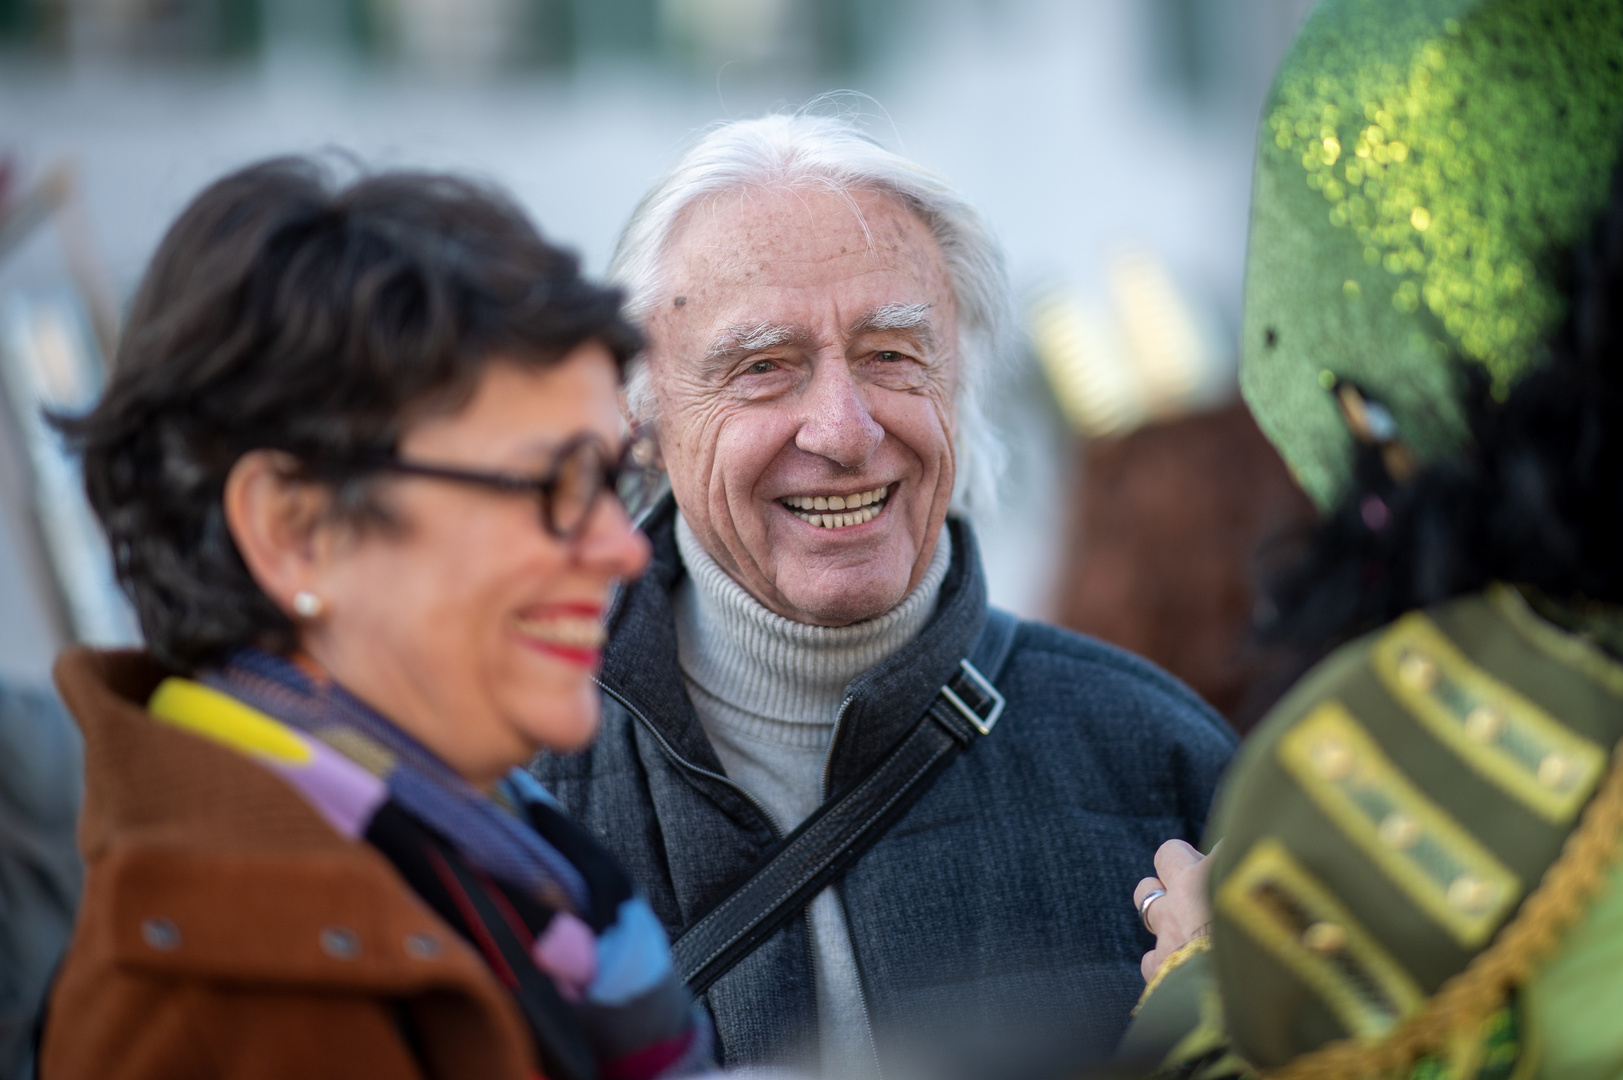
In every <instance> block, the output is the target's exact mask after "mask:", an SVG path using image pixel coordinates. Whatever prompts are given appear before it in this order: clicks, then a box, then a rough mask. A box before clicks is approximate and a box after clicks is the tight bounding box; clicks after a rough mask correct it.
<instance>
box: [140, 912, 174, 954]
mask: <svg viewBox="0 0 1623 1080" xmlns="http://www.w3.org/2000/svg"><path fill="white" fill-rule="evenodd" d="M141 940H142V941H144V942H146V943H147V946H148V947H149V948H153V949H157V950H158V951H159V952H173V951H175V950H176V949H178V948H180V927H178V926H176V925H175V924H174V923H173V922H171V921H170V920H168V919H165V918H163V917H161V916H155V917H153V918H150V919H142V920H141Z"/></svg>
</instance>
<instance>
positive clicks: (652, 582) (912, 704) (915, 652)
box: [599, 495, 986, 803]
mask: <svg viewBox="0 0 1623 1080" xmlns="http://www.w3.org/2000/svg"><path fill="white" fill-rule="evenodd" d="M641 524H642V528H643V531H644V532H645V533H647V535H648V539H649V541H650V543H651V545H652V548H653V555H652V559H651V561H650V563H649V567H648V570H647V572H646V573H645V574H643V576H642V577H641V578H639V579H638V580H637V581H635V582H633V583H631V584H630V585H628V586H626V587H625V588H624V589H623V590H621V593H620V595H619V596H618V597H617V598H616V602H615V605H614V609H613V611H612V612H611V613H610V615H609V644H608V648H607V649H606V650H605V651H604V655H603V670H602V673H601V675H600V676H599V681H600V682H601V683H602V685H603V688H604V689H605V690H606V691H607V692H608V693H610V694H611V695H612V696H614V697H616V698H619V699H620V700H622V701H623V702H624V703H625V704H626V705H627V706H629V707H630V708H632V709H633V710H635V711H636V712H638V713H640V714H641V716H642V717H643V718H644V719H645V721H646V722H647V723H648V725H649V726H650V727H651V728H652V729H653V731H654V734H656V735H658V736H659V737H660V739H661V740H663V741H664V742H665V743H666V744H667V745H668V746H669V747H670V748H671V749H672V750H673V751H674V752H675V753H676V754H677V755H678V756H679V757H681V758H682V759H684V760H685V761H687V762H688V763H689V764H691V765H694V766H697V767H698V768H700V769H703V770H707V771H709V772H712V773H715V774H717V775H718V776H719V775H721V774H723V772H724V770H723V768H722V765H721V762H720V760H719V759H718V758H717V757H716V752H715V750H714V749H713V748H712V747H711V745H710V740H709V739H708V738H707V737H706V736H705V734H704V729H703V728H702V727H701V726H700V724H699V718H698V715H697V714H696V713H695V712H694V711H693V705H692V703H691V702H690V701H689V699H688V695H687V688H686V686H685V684H684V682H683V680H682V671H681V667H680V665H679V664H678V662H677V656H676V618H675V614H674V610H673V608H672V602H671V598H672V596H673V594H674V593H675V591H676V586H677V584H678V583H679V582H680V581H681V580H682V576H683V575H684V574H685V573H686V570H685V569H684V568H683V566H682V560H681V556H680V555H679V554H678V552H677V548H676V501H675V500H674V499H673V498H672V497H671V496H669V495H666V497H665V498H664V499H662V500H661V501H660V502H659V503H658V504H657V505H656V506H655V507H654V508H653V509H652V510H651V511H649V513H648V515H647V516H646V517H645V518H644V519H643V521H642V523H641ZM946 527H947V528H949V529H951V530H952V546H953V554H952V565H951V566H950V567H949V568H948V570H947V576H946V579H945V580H944V581H943V582H942V584H941V599H940V600H939V601H938V602H937V605H936V612H935V615H934V616H933V617H932V618H931V620H930V621H929V623H927V624H926V625H925V628H924V630H923V631H922V632H921V633H920V634H919V636H918V637H916V638H914V639H913V640H912V641H910V642H909V643H908V644H907V645H905V646H903V647H902V648H901V649H899V650H898V651H897V652H896V653H895V654H893V655H892V656H890V657H889V658H888V659H886V660H884V661H883V662H881V663H880V664H878V665H877V666H875V667H873V668H872V669H870V670H869V671H867V672H865V673H863V674H862V675H859V676H858V677H857V678H856V679H855V680H853V681H852V683H851V685H850V687H849V689H848V690H847V702H846V705H845V708H844V711H843V713H842V715H841V719H840V723H839V726H838V728H837V730H836V732H835V741H834V745H833V747H832V748H831V749H830V752H829V754H830V756H829V770H828V778H829V791H830V792H831V793H833V792H838V791H839V790H841V789H842V788H844V787H846V786H847V785H849V784H851V783H853V782H855V781H856V780H857V779H859V778H860V777H861V776H862V775H863V774H864V773H866V772H867V771H868V769H870V768H871V767H872V766H873V765H874V764H875V763H876V762H877V761H878V760H879V758H880V757H881V756H882V755H883V754H884V753H885V751H887V750H889V749H890V747H891V746H893V745H894V744H895V743H896V741H897V740H898V739H900V738H901V737H902V736H903V735H904V734H906V733H907V732H908V731H909V730H910V729H911V728H912V726H913V725H914V724H915V723H916V722H917V721H918V719H919V718H920V717H921V716H923V715H924V710H925V709H927V708H928V707H929V705H930V701H931V700H932V699H933V698H934V697H935V695H936V692H937V690H939V689H940V687H941V686H942V684H943V683H945V682H946V681H947V680H948V679H950V678H951V677H952V674H953V672H954V671H956V670H957V668H958V661H960V660H962V659H963V658H964V657H965V656H967V655H968V654H969V650H970V647H971V646H972V645H974V643H975V639H976V638H977V637H978V636H979V634H980V632H981V627H982V625H983V624H984V623H985V621H986V580H985V577H984V576H983V574H982V571H981V561H980V552H979V549H978V548H977V547H976V545H975V537H974V533H973V531H972V530H971V529H970V527H969V525H968V523H967V522H964V521H962V520H960V519H957V518H949V519H948V521H947V524H946ZM689 779H690V780H692V781H693V782H695V783H696V784H697V785H698V786H699V787H701V788H702V789H704V790H706V791H708V792H709V793H710V794H711V795H712V796H713V797H715V798H717V800H718V801H721V802H723V803H731V802H733V801H734V799H735V798H736V796H735V794H734V793H731V792H729V791H726V790H725V788H726V787H727V785H725V784H721V785H718V784H715V783H713V782H711V781H709V780H708V779H706V778H705V777H703V776H695V775H692V774H691V773H690V774H689Z"/></svg>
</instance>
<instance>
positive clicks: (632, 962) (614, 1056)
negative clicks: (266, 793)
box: [152, 649, 712, 1080]
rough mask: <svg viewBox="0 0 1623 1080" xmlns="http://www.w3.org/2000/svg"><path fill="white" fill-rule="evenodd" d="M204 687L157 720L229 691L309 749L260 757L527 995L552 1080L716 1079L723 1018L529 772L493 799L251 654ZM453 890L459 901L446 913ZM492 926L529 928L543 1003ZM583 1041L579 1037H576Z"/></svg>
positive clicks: (322, 681) (642, 903)
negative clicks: (712, 1014)
mask: <svg viewBox="0 0 1623 1080" xmlns="http://www.w3.org/2000/svg"><path fill="white" fill-rule="evenodd" d="M199 681H200V683H201V685H199V683H190V682H187V681H186V680H178V679H171V680H169V681H168V683H166V684H165V686H163V687H160V688H159V691H158V693H157V694H155V695H154V697H153V704H152V709H153V712H154V713H157V714H159V715H162V714H163V712H164V711H165V709H164V708H160V706H163V705H164V703H165V696H166V695H168V700H169V701H170V702H175V701H181V702H182V703H181V704H180V705H178V706H177V705H174V704H170V705H168V706H166V707H167V708H168V709H169V711H176V710H177V709H179V710H180V711H186V710H187V709H189V708H194V706H188V705H186V704H185V703H184V701H182V699H185V698H187V696H188V695H190V697H191V698H200V697H203V696H207V697H211V698H212V697H215V696H220V695H223V696H224V697H226V698H227V699H229V701H228V702H227V703H225V705H224V706H221V705H219V703H216V704H215V706H214V707H215V708H216V709H218V708H221V707H223V708H225V709H229V708H230V707H231V706H232V705H236V707H237V708H239V709H240V708H241V706H248V707H249V709H251V710H253V711H255V712H256V713H258V714H262V715H260V716H259V717H258V718H257V720H256V721H255V722H269V723H272V724H275V725H278V726H281V727H282V731H283V732H284V733H285V734H287V735H290V736H293V737H296V738H299V739H300V740H301V741H302V742H303V743H304V744H305V749H306V751H307V752H306V753H305V754H303V755H300V756H296V757H297V758H298V759H297V760H296V759H295V757H290V756H288V755H281V758H280V759H277V758H275V757H274V756H272V757H267V756H266V755H265V754H262V753H260V754H256V755H255V756H256V757H259V758H260V759H261V760H263V761H265V762H266V763H267V764H269V765H270V766H271V767H272V768H274V769H275V770H276V771H277V772H279V773H280V774H282V775H283V776H284V777H285V778H286V779H287V780H288V781H290V782H291V783H292V784H293V786H294V787H295V788H296V789H297V790H298V791H299V792H300V794H302V795H303V796H304V797H305V799H306V800H307V801H308V802H309V803H310V804H311V805H312V806H313V807H314V808H315V809H316V810H317V811H318V812H320V813H321V814H322V815H323V816H324V817H325V818H326V819H327V821H328V822H329V823H330V824H331V825H332V826H333V827H334V828H335V829H336V830H338V831H339V832H340V833H342V834H344V835H346V836H349V837H351V838H354V839H360V840H366V841H368V842H371V843H373V844H374V846H377V847H378V848H379V849H380V850H382V851H383V853H384V854H385V855H388V856H389V857H390V858H391V859H392V860H393V861H394V862H395V864H396V866H397V868H399V869H400V870H401V871H402V874H403V875H404V876H405V877H406V879H407V881H408V883H409V884H411V885H412V886H413V888H414V889H416V890H417V891H418V892H419V893H420V894H421V895H423V896H424V899H425V900H429V901H430V905H431V906H433V907H435V908H436V910H438V911H439V912H440V913H441V914H442V915H446V916H448V917H450V921H452V925H453V926H455V927H456V928H457V929H458V930H459V932H461V933H462V934H463V936H464V937H466V938H468V939H469V941H470V943H472V944H474V945H475V947H476V948H477V949H479V950H480V951H481V952H482V953H483V954H484V955H485V959H486V962H487V963H488V964H489V965H490V966H491V967H492V969H493V970H494V971H495V972H496V973H497V975H498V977H499V978H501V979H502V981H503V982H505V983H507V984H508V985H509V989H510V990H513V991H514V993H515V996H516V997H518V999H519V1004H520V1007H521V1009H522V1010H523V1011H524V1012H525V1013H526V1018H527V1019H528V1020H529V1021H530V1026H531V1030H532V1034H534V1035H535V1036H536V1039H537V1044H538V1046H537V1049H538V1052H539V1053H540V1054H541V1056H542V1059H543V1063H544V1065H546V1067H547V1072H548V1074H549V1075H556V1076H560V1077H564V1076H571V1075H572V1076H575V1077H579V1078H580V1080H594V1078H596V1077H601V1078H603V1080H655V1078H669V1077H678V1076H687V1075H696V1074H700V1073H703V1072H705V1071H707V1070H708V1069H709V1068H710V1063H711V1042H712V1040H711V1032H710V1027H709V1022H708V1019H707V1018H706V1017H705V1014H704V1013H703V1011H702V1010H701V1009H699V1008H698V1007H697V1006H696V1005H695V1004H694V1003H693V1000H692V997H691V995H690V994H689V993H688V992H687V989H686V987H685V986H683V985H682V983H681V981H680V978H679V977H678V975H677V974H676V971H675V969H674V968H673V966H672V963H671V955H670V946H669V942H668V940H667V938H666V936H665V932H664V929H663V927H661V926H660V923H659V920H658V919H657V918H656V917H655V915H654V913H653V911H652V909H650V908H649V906H648V903H647V901H646V900H645V899H644V898H643V897H642V895H641V894H640V892H639V891H637V890H636V889H635V887H634V886H633V884H632V882H631V879H630V878H629V876H628V875H626V874H625V872H624V871H623V870H622V869H621V868H620V867H619V866H618V865H617V864H616V863H615V861H614V859H613V857H612V856H610V855H609V854H608V853H607V852H606V851H604V850H603V849H602V848H601V847H600V846H599V845H598V844H597V843H596V842H595V841H594V840H593V839H592V838H591V837H590V836H589V835H588V834H587V833H586V832H585V831H584V830H583V829H581V828H580V827H579V826H577V825H575V824H574V823H573V822H570V821H569V820H568V819H567V818H565V817H564V816H563V814H562V813H561V811H560V809H559V807H558V804H557V802H556V801H555V800H554V799H553V798H552V797H551V795H550V794H549V793H548V792H547V791H546V790H545V789H544V788H542V787H541V785H540V784H539V783H537V782H536V781H535V779H534V778H532V777H531V776H530V775H529V774H528V773H526V772H524V771H523V770H522V769H514V770H512V771H511V772H510V773H509V774H508V776H507V777H506V778H504V779H503V780H502V781H501V782H500V783H499V784H498V785H497V788H496V790H495V791H494V792H493V793H492V794H490V795H487V794H485V793H483V792H481V791H479V790H478V789H477V788H475V787H474V786H473V785H471V784H469V783H468V782H467V781H466V780H464V779H462V777H460V776H459V775H457V774H456V773H455V772H454V771H452V770H451V769H450V767H449V766H447V765H446V764H445V762H443V761H442V760H440V759H439V758H438V757H437V756H435V755H434V754H433V753H432V752H431V751H429V750H428V749H427V748H426V747H424V746H423V745H422V744H421V743H419V742H418V741H417V740H415V739H414V738H412V737H411V736H410V735H408V734H406V733H405V732H404V731H402V730H401V729H400V728H398V727H397V726H395V725H394V724H393V723H391V722H390V721H389V720H387V719H385V718H384V717H383V716H381V715H380V714H379V713H378V712H377V711H376V710H374V709H372V708H371V707H370V706H368V705H367V704H366V703H365V702H363V701H361V700H360V699H359V698H357V697H355V696H354V695H353V694H351V693H349V692H348V691H346V690H345V689H344V688H343V687H342V686H339V685H338V684H337V683H335V682H333V681H331V680H330V679H326V678H322V677H320V676H317V675H313V674H312V673H310V672H308V671H306V670H305V669H304V668H302V667H301V666H299V665H298V664H296V663H295V662H293V661H291V660H288V659H285V658H283V657H279V656H274V655H271V654H269V653H266V652H263V651H260V650H257V649H247V650H243V651H242V652H239V653H237V654H236V655H234V656H233V657H232V658H231V660H230V661H229V662H228V663H227V664H226V665H225V666H224V667H222V668H219V669H217V670H214V671H210V672H206V673H204V674H202V675H200V676H199ZM402 845H406V847H405V848H403V847H402ZM431 848H432V849H436V850H428V849H431ZM440 848H446V849H448V852H447V853H448V854H450V855H451V856H453V858H454V860H455V863H456V864H458V865H461V866H465V867H466V868H467V869H464V870H460V871H458V872H457V873H456V874H454V875H451V874H450V872H449V868H447V870H446V872H445V873H444V874H442V875H441V877H443V879H444V880H443V881H436V880H434V878H433V876H432V875H428V874H424V873H415V874H414V873H413V872H411V868H413V867H418V866H421V865H434V866H436V867H441V866H446V865H447V864H446V861H445V859H443V858H441V857H440V856H439V854H437V849H440ZM424 852H426V853H427V855H428V857H429V860H430V861H428V862H425V861H424V858H423V854H424ZM469 871H471V873H470V872H469ZM443 889H450V890H452V891H453V892H454V893H455V894H456V895H455V896H454V897H451V899H450V900H449V901H446V900H445V896H446V895H447V894H444V893H443V891H442V890H443ZM469 893H471V894H472V899H473V900H474V901H481V900H482V899H483V902H484V903H486V905H487V907H488V904H489V899H491V898H493V899H494V900H495V907H494V908H493V909H491V910H500V911H502V912H511V911H513V910H514V905H512V904H509V903H507V901H517V909H518V911H519V913H520V914H521V915H523V916H524V917H523V918H521V919H518V920H515V919H512V918H506V917H504V918H501V919H499V920H489V919H480V918H479V917H478V916H477V914H476V912H477V911H478V910H480V908H479V903H477V902H475V903H470V902H469V899H468V896H467V895H466V894H469ZM484 893H489V894H490V897H488V898H484V897H483V896H482V894H484ZM436 899H440V900H441V901H442V902H441V903H435V902H434V901H435V900H436ZM491 922H499V923H500V924H501V926H500V927H497V928H495V929H497V930H499V932H500V933H501V934H507V933H509V932H512V930H513V928H514V927H517V928H518V934H519V936H520V938H522V939H523V940H522V945H523V955H522V956H521V958H520V966H521V965H522V963H523V961H524V960H525V959H527V960H528V962H529V963H531V964H533V966H534V968H535V969H537V970H539V972H541V974H542V975H544V976H545V981H546V982H549V983H550V987H549V988H544V990H543V992H542V993H540V994H537V993H536V992H535V983H536V981H537V980H536V979H535V977H534V975H533V973H531V974H528V982H527V983H526V979H525V978H523V977H521V976H525V975H526V974H527V973H525V972H519V973H518V974H514V967H515V965H514V963H513V962H512V960H513V957H512V956H511V955H496V954H495V953H494V949H495V946H494V945H492V944H491V941H492V940H493V936H492V932H491V931H492V927H491V926H489V925H485V924H488V923H491ZM476 924H477V925H476ZM552 990H555V991H556V993H555V994H554V993H552ZM560 1010H567V1012H568V1013H569V1014H570V1017H569V1018H570V1019H572V1020H573V1021H574V1025H575V1026H576V1027H577V1028H578V1029H579V1030H580V1031H583V1032H584V1036H585V1039H584V1044H585V1046H586V1047H589V1054H588V1053H587V1052H586V1051H585V1050H584V1049H583V1048H581V1047H579V1046H577V1047H576V1048H575V1049H576V1050H577V1052H576V1053H574V1054H573V1055H571V1054H570V1053H569V1052H568V1051H569V1049H570V1048H569V1047H567V1046H565V1047H562V1048H560V1047H559V1046H557V1045H549V1043H550V1044H556V1043H559V1042H560V1038H559V1034H558V1033H559V1032H560V1025H559V1023H558V1019H559V1018H558V1016H557V1015H553V1016H550V1017H549V1016H546V1015H536V1014H537V1013H547V1012H549V1011H550V1012H552V1013H554V1014H556V1013H558V1012H559V1011H560ZM565 1026H568V1025H567V1024H566V1025H565ZM572 1039H573V1040H575V1041H577V1042H578V1041H579V1040H578V1037H576V1036H570V1037H569V1038H564V1039H562V1040H561V1041H562V1042H565V1043H567V1042H570V1041H571V1040H572Z"/></svg>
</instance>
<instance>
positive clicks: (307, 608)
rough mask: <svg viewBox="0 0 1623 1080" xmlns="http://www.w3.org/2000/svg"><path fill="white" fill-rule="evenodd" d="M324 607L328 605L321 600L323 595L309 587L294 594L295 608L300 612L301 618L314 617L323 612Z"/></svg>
mask: <svg viewBox="0 0 1623 1080" xmlns="http://www.w3.org/2000/svg"><path fill="white" fill-rule="evenodd" d="M324 607H326V605H325V604H323V603H322V602H321V597H319V596H317V595H316V594H315V593H313V592H311V591H310V590H309V589H300V590H299V591H298V592H296V593H294V594H293V610H294V611H296V612H298V614H299V616H300V617H301V618H305V619H313V618H315V617H316V616H317V615H320V614H321V609H322V608H324Z"/></svg>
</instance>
